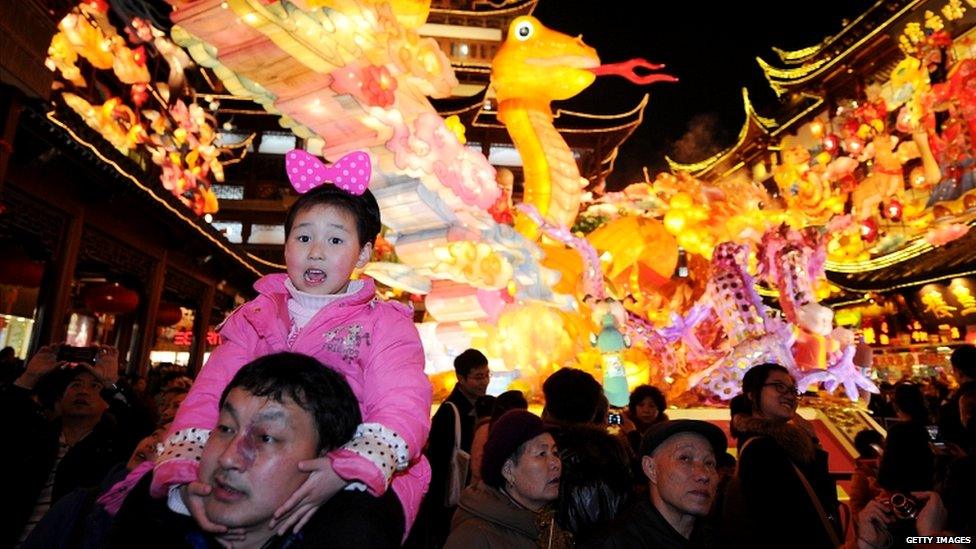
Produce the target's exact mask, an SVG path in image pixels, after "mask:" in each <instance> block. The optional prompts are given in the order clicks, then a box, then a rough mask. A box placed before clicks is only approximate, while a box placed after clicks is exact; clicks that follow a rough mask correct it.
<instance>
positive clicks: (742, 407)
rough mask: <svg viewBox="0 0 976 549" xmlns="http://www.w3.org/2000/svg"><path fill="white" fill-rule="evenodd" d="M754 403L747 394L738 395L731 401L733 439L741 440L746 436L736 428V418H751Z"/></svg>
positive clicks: (730, 426) (730, 413)
mask: <svg viewBox="0 0 976 549" xmlns="http://www.w3.org/2000/svg"><path fill="white" fill-rule="evenodd" d="M751 415H752V401H750V400H749V397H747V396H746V395H745V394H742V393H740V394H738V395H735V396H734V397H732V400H730V401H729V434H730V435H732V438H734V439H736V440H739V439H740V438H742V435H743V434H745V433H743V432H742V431H739V430H738V429H736V427H735V421H734V420H735V416H751Z"/></svg>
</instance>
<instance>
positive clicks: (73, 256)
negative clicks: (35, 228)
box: [34, 210, 85, 350]
mask: <svg viewBox="0 0 976 549" xmlns="http://www.w3.org/2000/svg"><path fill="white" fill-rule="evenodd" d="M84 230H85V216H84V210H81V211H79V212H78V213H77V214H76V215H74V216H73V217H72V218H71V221H70V222H69V223H68V225H67V227H66V228H65V234H64V235H63V238H62V241H61V243H62V244H61V249H60V250H59V251H58V257H57V259H56V260H55V264H54V265H53V267H54V276H53V277H51V278H47V277H45V278H46V281H45V282H46V283H47V284H49V286H48V287H47V288H44V289H42V294H45V293H46V294H48V295H49V297H48V298H47V299H44V300H43V305H42V306H41V309H42V318H41V322H40V324H41V326H40V329H39V330H38V331H37V334H38V335H37V339H35V340H34V343H35V345H34V349H35V350H36V348H37V347H36V345H37V344H38V343H39V344H40V345H46V344H48V343H60V342H62V341H64V338H65V337H66V336H67V326H66V325H65V316H67V314H68V310H69V309H70V307H71V285H72V282H73V281H74V277H75V266H76V265H77V264H78V253H79V252H80V251H81V237H82V234H83V233H84ZM52 278H53V280H52Z"/></svg>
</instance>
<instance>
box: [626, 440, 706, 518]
mask: <svg viewBox="0 0 976 549" xmlns="http://www.w3.org/2000/svg"><path fill="white" fill-rule="evenodd" d="M641 465H642V466H643V468H644V474H646V475H647V478H649V479H650V480H651V498H652V501H653V502H654V505H655V506H656V507H658V508H659V509H660V507H661V506H662V505H663V506H665V507H667V508H668V509H669V510H670V511H671V512H672V513H674V512H677V513H679V514H682V515H692V516H696V517H701V516H705V515H707V514H708V512H709V510H711V508H712V501H713V500H714V499H715V489H716V485H717V483H718V472H717V471H716V470H715V452H714V451H713V450H712V445H711V444H709V443H708V440H706V439H705V437H703V436H701V435H699V434H697V433H678V434H676V435H674V436H672V437H671V438H669V439H668V440H666V441H664V443H663V444H661V445H660V446H658V447H657V449H655V450H654V453H653V454H652V455H650V456H644V458H643V460H642V462H641ZM661 511H662V514H664V515H665V516H667V515H668V513H665V512H664V510H661Z"/></svg>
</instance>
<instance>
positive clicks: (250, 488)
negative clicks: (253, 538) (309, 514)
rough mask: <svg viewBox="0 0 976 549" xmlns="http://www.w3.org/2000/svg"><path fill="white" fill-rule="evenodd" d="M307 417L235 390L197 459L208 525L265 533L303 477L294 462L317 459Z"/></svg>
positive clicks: (289, 405) (288, 403) (290, 406)
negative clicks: (206, 488)
mask: <svg viewBox="0 0 976 549" xmlns="http://www.w3.org/2000/svg"><path fill="white" fill-rule="evenodd" d="M318 439H319V437H318V430H317V429H316V428H315V421H314V418H313V417H312V414H311V413H310V412H308V411H307V410H305V409H303V408H301V407H300V406H298V404H296V403H295V401H293V400H292V399H290V398H288V397H285V398H284V401H283V402H277V401H275V400H272V399H269V398H266V397H256V396H254V395H252V394H251V393H249V392H247V391H245V390H244V389H240V388H235V389H233V390H232V391H231V392H230V394H228V395H227V400H225V401H224V405H223V407H222V408H221V410H220V418H219V419H218V421H217V427H216V428H215V429H214V430H213V432H212V433H211V434H210V440H209V441H207V445H206V446H205V447H204V449H203V455H202V457H201V458H200V480H201V481H202V482H204V483H207V484H210V485H211V486H212V487H213V492H211V493H210V495H209V496H207V497H206V499H205V501H204V510H205V511H206V514H207V518H209V519H210V520H211V521H213V522H215V523H218V524H223V525H224V526H227V527H229V528H244V529H251V530H256V529H258V528H263V529H265V530H267V528H268V523H269V522H270V520H271V517H272V515H273V514H274V512H275V510H276V509H278V507H280V506H281V505H282V504H283V503H284V502H285V500H287V499H288V498H289V497H290V496H291V495H292V494H294V493H295V490H297V489H298V487H299V486H300V485H301V484H302V482H304V481H305V479H306V478H308V475H307V474H306V473H302V472H300V471H299V470H298V462H300V461H303V460H307V459H314V458H316V457H318V455H317V454H318V452H317V451H316V449H317V447H318Z"/></svg>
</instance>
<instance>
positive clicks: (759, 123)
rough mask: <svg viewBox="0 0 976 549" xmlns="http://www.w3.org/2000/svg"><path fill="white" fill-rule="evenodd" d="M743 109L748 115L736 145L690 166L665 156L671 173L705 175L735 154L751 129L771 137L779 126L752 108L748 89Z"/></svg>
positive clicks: (743, 93) (744, 89)
mask: <svg viewBox="0 0 976 549" xmlns="http://www.w3.org/2000/svg"><path fill="white" fill-rule="evenodd" d="M742 108H743V110H744V111H745V115H746V117H745V122H743V124H742V129H740V130H739V136H738V137H737V138H736V141H735V144H734V145H732V146H731V147H728V148H726V149H725V150H722V151H719V152H717V153H715V154H713V155H712V156H710V157H708V158H706V159H704V160H701V161H698V162H694V163H690V164H683V163H681V162H677V161H675V160H674V159H672V158H671V157H670V156H665V157H664V159H665V160H666V161H667V162H668V167H670V168H671V171H675V172H687V173H691V174H693V175H695V176H700V175H703V174H705V173H707V172H708V171H710V170H711V169H712V168H713V167H715V166H717V165H720V164H721V163H722V162H724V161H725V160H727V159H728V158H729V157H731V156H732V155H733V154H735V152H736V151H737V150H738V149H739V148H740V147H742V145H743V144H744V143H745V142H746V140H747V139H748V138H749V134H750V131H749V130H750V128H753V127H755V128H757V129H758V130H759V131H761V132H762V133H764V134H766V135H770V134H771V133H772V132H774V131H775V130H776V129H777V127H778V126H779V124H778V123H777V122H776V120H775V119H772V118H767V117H764V116H760V115H759V113H757V112H756V109H755V108H754V107H753V106H752V101H750V100H749V90H748V89H747V88H742Z"/></svg>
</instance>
